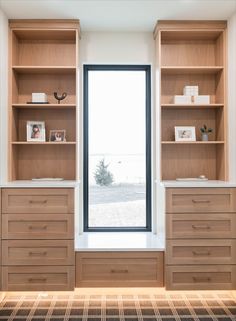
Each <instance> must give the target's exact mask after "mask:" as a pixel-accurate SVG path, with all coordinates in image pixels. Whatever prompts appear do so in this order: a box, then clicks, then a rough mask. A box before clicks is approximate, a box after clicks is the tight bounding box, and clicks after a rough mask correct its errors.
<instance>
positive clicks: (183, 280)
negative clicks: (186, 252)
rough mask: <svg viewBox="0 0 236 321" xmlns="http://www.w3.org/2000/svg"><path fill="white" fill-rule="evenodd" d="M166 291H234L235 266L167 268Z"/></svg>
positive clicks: (235, 279) (235, 285) (235, 280)
mask: <svg viewBox="0 0 236 321" xmlns="http://www.w3.org/2000/svg"><path fill="white" fill-rule="evenodd" d="M166 289H167V290H235V289H236V265H226V266H221V265H218V266H217V265H209V266H201V265H195V266H167V267H166Z"/></svg>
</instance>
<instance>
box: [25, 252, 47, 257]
mask: <svg viewBox="0 0 236 321" xmlns="http://www.w3.org/2000/svg"><path fill="white" fill-rule="evenodd" d="M45 255H47V252H29V256H45Z"/></svg>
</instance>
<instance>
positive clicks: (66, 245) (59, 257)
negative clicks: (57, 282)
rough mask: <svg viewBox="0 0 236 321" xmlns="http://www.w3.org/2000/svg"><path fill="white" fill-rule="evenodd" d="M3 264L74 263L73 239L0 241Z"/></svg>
mask: <svg viewBox="0 0 236 321" xmlns="http://www.w3.org/2000/svg"><path fill="white" fill-rule="evenodd" d="M2 264H3V265H74V241H73V240H70V241H67V240H56V241H54V240H53V241H50V240H46V241H45V240H39V241H38V240H37V241H36V240H30V241H28V240H27V241H22V240H17V241H15V240H14V241H7V240H3V242H2Z"/></svg>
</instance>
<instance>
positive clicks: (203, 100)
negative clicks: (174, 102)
mask: <svg viewBox="0 0 236 321" xmlns="http://www.w3.org/2000/svg"><path fill="white" fill-rule="evenodd" d="M193 101H194V104H197V105H208V104H210V96H209V95H199V96H194V97H193Z"/></svg>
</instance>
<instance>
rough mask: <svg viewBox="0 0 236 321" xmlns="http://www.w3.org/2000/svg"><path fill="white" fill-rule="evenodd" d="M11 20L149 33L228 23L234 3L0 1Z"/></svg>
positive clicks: (180, 0)
mask: <svg viewBox="0 0 236 321" xmlns="http://www.w3.org/2000/svg"><path fill="white" fill-rule="evenodd" d="M0 6H1V8H2V10H3V11H4V12H5V13H6V15H7V16H8V18H11V19H80V21H81V27H82V31H152V30H153V28H154V25H155V23H156V21H157V20H161V19H186V20H190V19H194V20H196V19H200V20H202V19H208V20H214V19H228V18H229V17H230V16H231V15H232V14H233V13H234V12H236V0H0Z"/></svg>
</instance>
